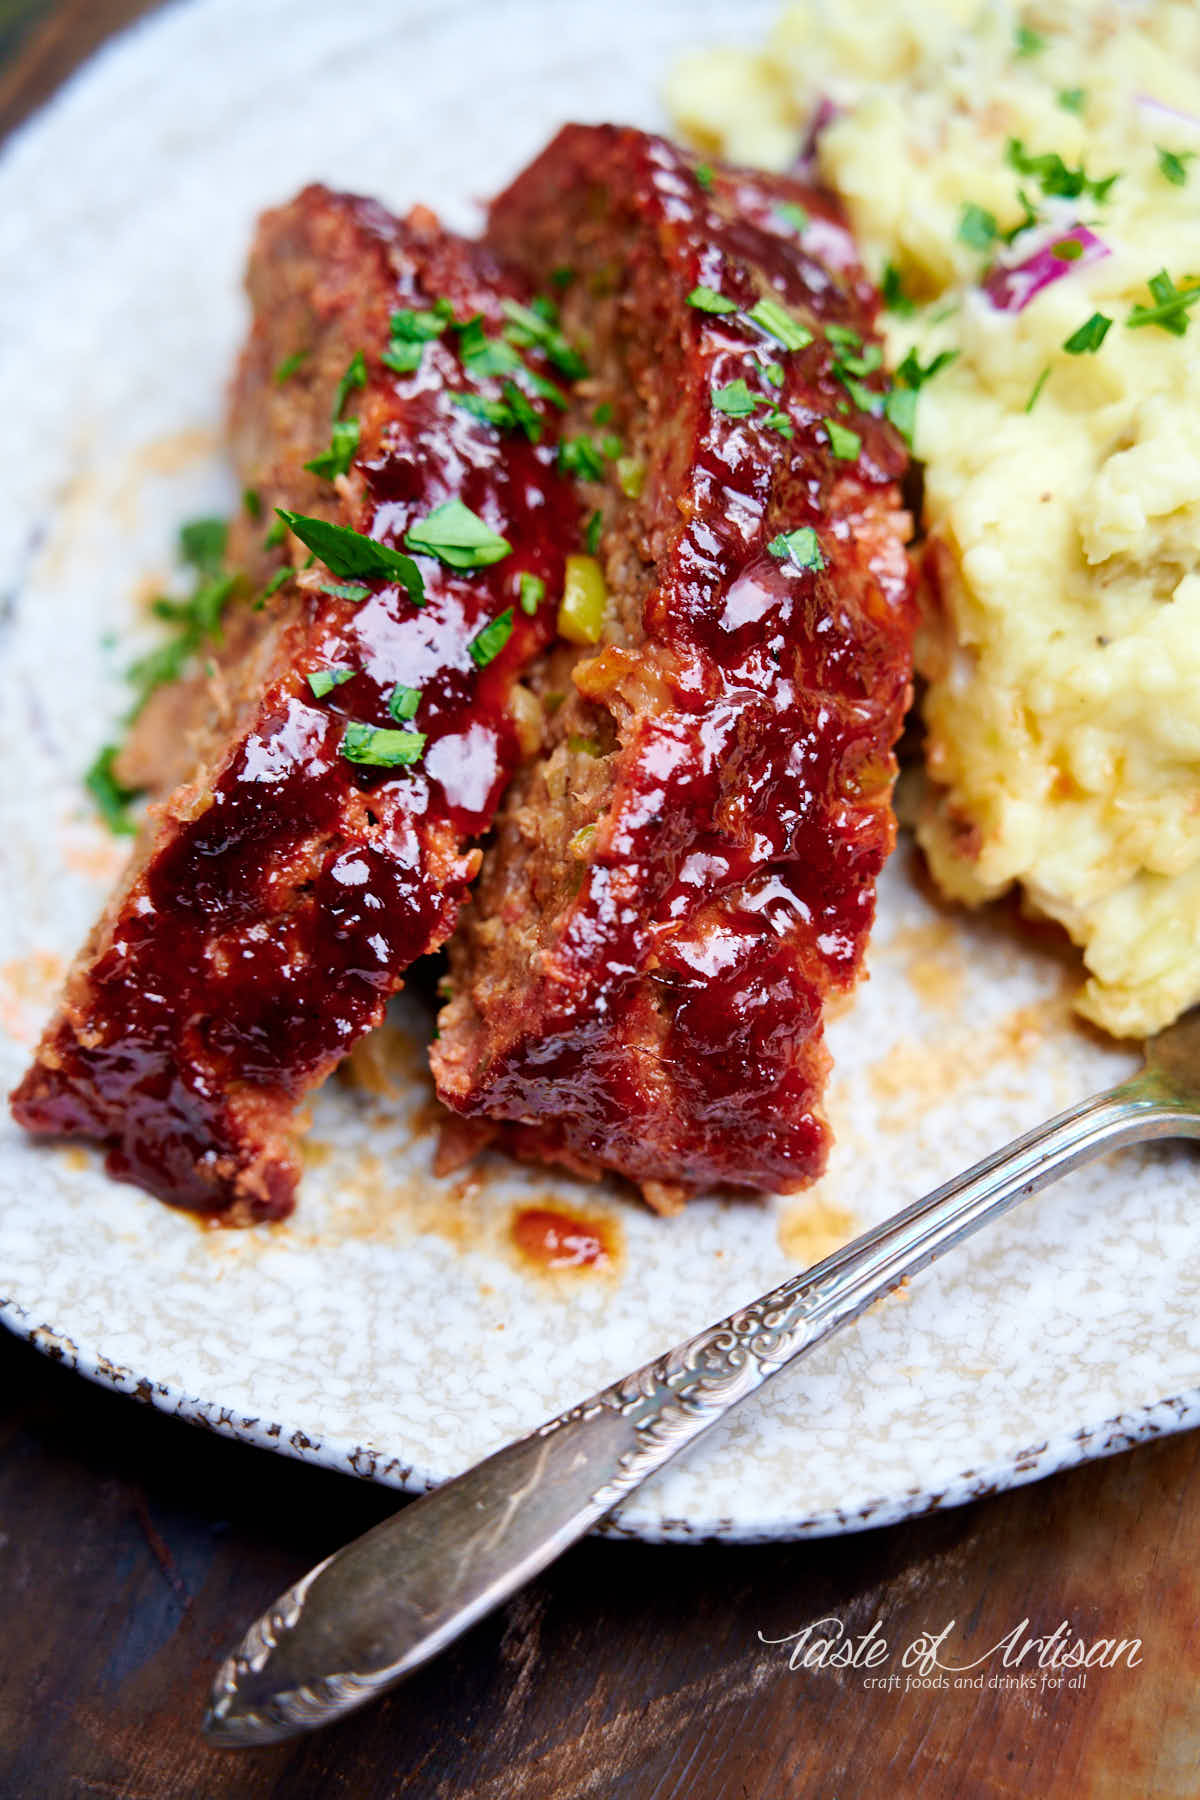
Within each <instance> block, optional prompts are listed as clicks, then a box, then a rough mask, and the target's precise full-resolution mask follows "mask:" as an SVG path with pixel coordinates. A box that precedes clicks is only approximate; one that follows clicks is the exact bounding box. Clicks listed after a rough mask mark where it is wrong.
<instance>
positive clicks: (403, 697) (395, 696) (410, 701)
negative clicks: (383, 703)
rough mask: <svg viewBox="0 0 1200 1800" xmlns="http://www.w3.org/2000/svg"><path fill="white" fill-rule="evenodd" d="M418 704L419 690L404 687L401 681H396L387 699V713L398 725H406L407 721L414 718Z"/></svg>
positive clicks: (419, 701)
mask: <svg viewBox="0 0 1200 1800" xmlns="http://www.w3.org/2000/svg"><path fill="white" fill-rule="evenodd" d="M420 704H421V690H420V688H414V687H405V685H404V683H403V682H402V681H398V682H397V683H396V685H395V687H394V688H393V689H392V692H391V696H390V698H389V699H388V711H389V712H390V713H391V715H392V717H393V719H395V720H397V722H398V723H399V724H401V725H406V724H407V723H408V721H409V719H415V718H416V716H417V708H418V706H420Z"/></svg>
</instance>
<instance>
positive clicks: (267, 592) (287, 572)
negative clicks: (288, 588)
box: [256, 566, 292, 612]
mask: <svg viewBox="0 0 1200 1800" xmlns="http://www.w3.org/2000/svg"><path fill="white" fill-rule="evenodd" d="M291 578H292V570H291V568H290V566H289V567H287V568H283V569H276V571H275V573H274V574H273V575H272V577H271V579H270V581H268V583H267V585H266V587H265V588H264V589H263V591H262V593H261V594H260V595H259V596H258V602H257V606H256V611H258V612H261V611H262V608H263V603H264V601H267V600H270V599H271V598H272V596H273V595H275V594H277V593H278V592H279V590H280V588H281V587H282V586H283V584H284V582H285V581H290V580H291Z"/></svg>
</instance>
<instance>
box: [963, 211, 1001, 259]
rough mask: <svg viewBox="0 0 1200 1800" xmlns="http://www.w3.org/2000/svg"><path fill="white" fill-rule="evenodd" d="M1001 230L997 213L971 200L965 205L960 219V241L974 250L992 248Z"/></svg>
mask: <svg viewBox="0 0 1200 1800" xmlns="http://www.w3.org/2000/svg"><path fill="white" fill-rule="evenodd" d="M999 231H1000V227H999V226H998V225H997V223H996V215H995V213H993V212H989V211H988V209H987V207H986V206H976V205H975V202H974V201H973V200H969V201H968V202H967V204H966V205H965V206H964V207H963V209H962V213H961V215H960V217H959V221H958V237H959V242H960V243H963V244H968V245H969V246H970V248H971V249H972V250H990V249H991V247H992V245H993V243H994V242H995V240H996V238H997V236H998V235H999Z"/></svg>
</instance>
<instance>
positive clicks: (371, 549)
mask: <svg viewBox="0 0 1200 1800" xmlns="http://www.w3.org/2000/svg"><path fill="white" fill-rule="evenodd" d="M275 510H276V512H277V513H278V514H279V517H280V518H281V519H282V520H283V522H284V524H285V525H286V526H287V527H288V529H289V530H290V531H293V532H294V533H295V534H296V536H297V537H298V538H299V539H300V542H301V543H302V544H305V545H307V547H308V549H310V550H311V551H312V552H313V555H314V556H319V557H320V559H321V561H322V562H323V563H324V564H325V567H326V568H327V569H329V570H331V571H332V573H333V574H334V575H346V576H349V577H351V578H353V577H354V576H356V575H361V576H365V578H366V579H367V580H368V581H373V580H378V579H380V578H382V579H383V580H385V581H398V582H399V583H400V585H401V586H402V587H404V588H405V589H407V591H408V597H409V599H410V600H411V601H412V602H413V604H414V606H423V605H424V604H425V584H424V582H423V581H422V579H421V571H420V569H418V567H417V565H416V563H415V562H414V561H413V560H412V558H411V556H404V555H402V554H401V552H400V551H399V550H393V549H392V547H391V545H390V544H381V543H380V542H379V540H378V539H377V538H371V537H366V536H365V535H364V534H363V533H362V532H361V531H351V530H350V529H349V527H348V526H346V525H331V524H330V523H329V521H328V519H310V518H307V517H306V516H305V515H304V514H303V513H294V512H287V511H286V510H285V509H284V508H283V507H282V506H277V507H276V509H275Z"/></svg>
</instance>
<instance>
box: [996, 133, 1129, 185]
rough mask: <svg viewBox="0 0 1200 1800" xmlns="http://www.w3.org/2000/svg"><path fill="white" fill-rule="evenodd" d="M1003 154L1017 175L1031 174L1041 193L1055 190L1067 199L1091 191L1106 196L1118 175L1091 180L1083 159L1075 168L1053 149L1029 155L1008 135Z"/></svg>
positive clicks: (1022, 145)
mask: <svg viewBox="0 0 1200 1800" xmlns="http://www.w3.org/2000/svg"><path fill="white" fill-rule="evenodd" d="M1004 157H1005V161H1006V162H1007V163H1008V165H1009V167H1010V168H1012V169H1015V170H1016V171H1017V174H1018V175H1031V176H1032V177H1033V179H1034V180H1035V181H1038V182H1040V183H1041V188H1042V192H1043V194H1058V195H1060V196H1061V197H1062V198H1063V199H1066V200H1077V199H1078V198H1079V196H1080V195H1081V194H1087V195H1090V197H1091V198H1092V199H1093V200H1098V201H1100V200H1107V199H1108V196H1109V193H1110V192H1111V190H1112V188H1113V185H1114V183H1116V182H1118V181H1119V180H1120V179H1121V177H1120V175H1119V174H1116V175H1106V176H1105V177H1104V178H1103V179H1102V180H1100V181H1093V180H1091V179H1090V177H1089V176H1088V175H1087V174H1086V173H1085V172H1084V168H1083V165H1082V163H1081V164H1080V166H1079V168H1077V169H1069V168H1068V167H1067V165H1066V163H1065V162H1064V161H1063V159H1062V157H1061V156H1060V155H1059V154H1058V152H1057V151H1056V150H1050V151H1047V152H1045V153H1044V154H1043V155H1041V156H1030V155H1029V154H1028V152H1027V151H1026V149H1025V146H1024V144H1023V143H1022V142H1021V140H1020V138H1009V140H1008V143H1007V145H1006V147H1005V151H1004Z"/></svg>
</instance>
